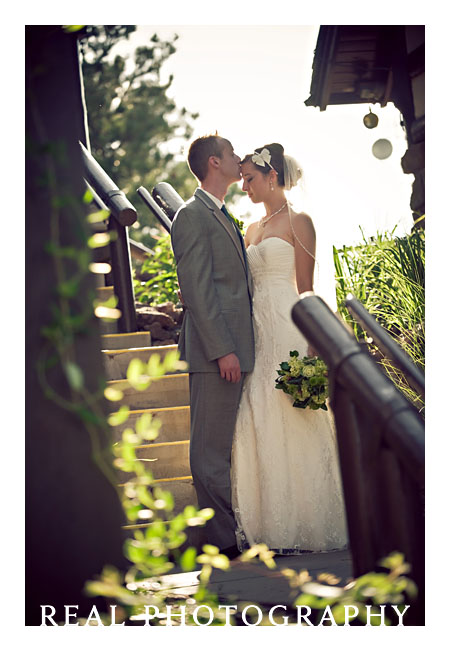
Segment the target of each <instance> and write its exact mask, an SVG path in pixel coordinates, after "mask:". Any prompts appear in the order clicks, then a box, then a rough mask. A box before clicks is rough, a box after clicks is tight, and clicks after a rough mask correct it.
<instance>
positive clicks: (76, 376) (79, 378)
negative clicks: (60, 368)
mask: <svg viewBox="0 0 450 651" xmlns="http://www.w3.org/2000/svg"><path fill="white" fill-rule="evenodd" d="M64 370H65V372H66V377H67V380H68V382H69V384H70V386H71V387H72V389H75V391H79V390H80V389H81V388H82V387H83V384H84V377H83V371H82V370H81V368H80V367H79V366H78V364H75V363H74V362H67V363H66V364H65V366H64Z"/></svg>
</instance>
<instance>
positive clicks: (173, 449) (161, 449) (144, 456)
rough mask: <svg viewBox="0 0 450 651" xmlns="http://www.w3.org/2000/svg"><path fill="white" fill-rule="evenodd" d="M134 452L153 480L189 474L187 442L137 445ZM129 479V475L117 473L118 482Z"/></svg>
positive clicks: (121, 472)
mask: <svg viewBox="0 0 450 651" xmlns="http://www.w3.org/2000/svg"><path fill="white" fill-rule="evenodd" d="M135 452H136V457H137V458H138V459H140V460H141V461H142V462H143V463H144V465H145V467H146V468H147V470H149V471H150V472H151V473H152V475H153V477H154V478H155V479H173V477H187V476H189V475H190V473H191V469H190V465H189V441H173V442H169V443H157V444H147V445H139V446H136V448H135ZM129 477H130V475H129V473H126V472H123V471H121V470H119V471H118V480H119V482H126V481H127V479H129Z"/></svg>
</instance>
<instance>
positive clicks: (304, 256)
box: [292, 213, 316, 294]
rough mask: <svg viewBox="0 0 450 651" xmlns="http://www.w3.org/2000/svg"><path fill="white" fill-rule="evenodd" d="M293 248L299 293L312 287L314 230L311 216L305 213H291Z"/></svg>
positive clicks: (314, 253)
mask: <svg viewBox="0 0 450 651" xmlns="http://www.w3.org/2000/svg"><path fill="white" fill-rule="evenodd" d="M292 229H293V235H294V248H295V277H296V280H297V290H298V293H299V294H302V293H303V292H311V291H313V287H314V264H315V259H314V257H315V255H316V231H315V229H314V224H313V222H312V219H311V217H309V215H307V214H306V213H299V214H298V215H292Z"/></svg>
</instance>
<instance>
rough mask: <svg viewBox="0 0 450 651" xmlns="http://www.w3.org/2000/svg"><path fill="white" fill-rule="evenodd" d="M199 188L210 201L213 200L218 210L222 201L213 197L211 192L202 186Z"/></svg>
mask: <svg viewBox="0 0 450 651" xmlns="http://www.w3.org/2000/svg"><path fill="white" fill-rule="evenodd" d="M201 190H202V192H204V193H205V194H206V195H207V196H208V197H209V198H210V199H211V201H214V203H215V204H216V206H217V207H218V208H219V210H220V209H221V208H222V206H223V205H224V203H223V201H221V200H220V199H218V198H217V197H215V196H214V195H213V194H211V192H208V191H207V190H205V189H204V188H201Z"/></svg>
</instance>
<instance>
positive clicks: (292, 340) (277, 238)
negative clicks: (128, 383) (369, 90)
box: [231, 143, 347, 554]
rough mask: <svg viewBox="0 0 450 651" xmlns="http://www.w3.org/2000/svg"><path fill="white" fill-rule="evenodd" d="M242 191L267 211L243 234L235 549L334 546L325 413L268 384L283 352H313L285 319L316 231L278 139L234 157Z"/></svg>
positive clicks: (307, 283)
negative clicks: (248, 354) (251, 359)
mask: <svg viewBox="0 0 450 651" xmlns="http://www.w3.org/2000/svg"><path fill="white" fill-rule="evenodd" d="M241 172H242V178H243V188H242V189H243V190H244V191H246V192H247V193H248V196H249V197H250V199H251V200H252V202H253V203H261V202H262V203H264V207H265V210H266V215H265V216H264V217H262V218H261V219H260V220H259V221H258V222H255V223H252V224H250V226H249V227H248V229H247V232H246V235H245V244H246V247H247V257H248V263H249V266H250V269H251V273H252V276H253V283H254V295H253V308H254V333H255V357H256V361H255V367H254V370H253V372H252V373H251V374H250V375H249V377H248V378H247V380H246V383H245V385H244V389H243V393H242V398H241V403H240V407H239V411H238V416H237V423H236V429H235V435H234V442H233V450H232V464H231V467H232V504H233V510H234V514H235V518H236V522H237V530H236V537H237V544H238V548H239V550H240V551H242V550H244V549H246V548H247V547H249V546H251V545H254V544H257V543H265V544H267V546H268V547H269V549H272V550H274V551H275V552H276V553H278V554H298V553H301V552H304V551H314V552H315V551H325V550H332V549H340V548H342V547H344V546H345V545H346V542H347V530H346V522H345V514H344V505H343V499H342V489H341V480H340V471H339V467H338V461H337V446H336V440H335V435H334V430H333V427H332V421H331V417H330V415H329V412H326V411H323V410H317V411H313V410H310V409H304V410H303V409H297V408H293V406H292V399H291V398H290V396H288V395H286V394H285V393H283V392H282V391H277V390H275V378H276V370H277V368H278V367H279V365H280V363H281V362H282V361H285V360H287V359H288V358H289V353H290V351H291V350H297V351H298V352H299V355H300V357H303V356H304V355H307V354H312V351H311V350H310V348H309V347H308V342H307V341H306V339H305V338H304V337H303V335H302V334H301V333H300V331H299V330H298V329H297V328H296V326H295V325H294V323H293V322H292V320H291V308H292V306H293V305H294V304H295V303H296V302H297V300H298V295H299V293H302V292H305V291H312V290H313V275H314V266H315V231H314V226H313V223H312V220H311V218H310V217H309V216H308V215H306V214H305V213H294V212H293V210H292V209H291V206H290V204H289V202H288V200H287V199H286V196H285V190H289V189H291V188H292V187H293V186H294V185H296V184H297V183H298V181H299V179H300V176H301V170H300V168H299V165H298V164H297V163H296V161H295V160H294V159H293V158H291V157H289V156H285V155H284V150H283V147H282V146H281V145H279V144H277V143H274V144H270V145H265V146H264V147H261V148H259V149H256V150H255V152H253V154H249V155H247V156H246V157H245V158H244V159H243V160H242V161H241Z"/></svg>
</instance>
